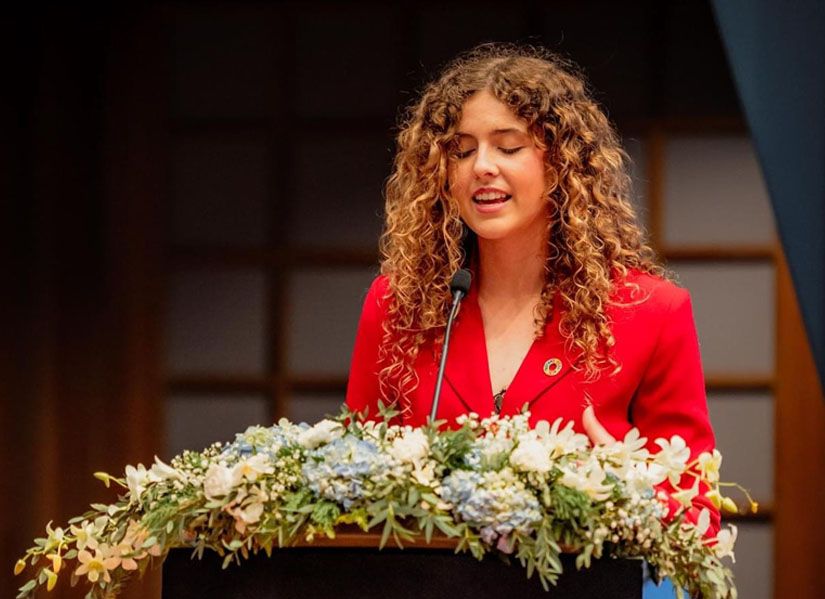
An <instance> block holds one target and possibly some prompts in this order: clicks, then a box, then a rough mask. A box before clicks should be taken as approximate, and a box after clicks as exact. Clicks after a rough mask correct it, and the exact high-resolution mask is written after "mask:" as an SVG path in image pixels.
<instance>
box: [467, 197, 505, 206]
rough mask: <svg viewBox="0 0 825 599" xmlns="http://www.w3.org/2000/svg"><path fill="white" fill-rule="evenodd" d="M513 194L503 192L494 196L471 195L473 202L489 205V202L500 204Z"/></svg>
mask: <svg viewBox="0 0 825 599" xmlns="http://www.w3.org/2000/svg"><path fill="white" fill-rule="evenodd" d="M512 197H513V196H511V195H508V194H504V195H499V196H495V197H489V198H488V197H473V202H475V203H476V204H481V205H483V206H489V205H491V204H502V203H504V202H506V201H507V200H509V199H510V198H512Z"/></svg>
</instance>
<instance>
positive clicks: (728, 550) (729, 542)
mask: <svg viewBox="0 0 825 599" xmlns="http://www.w3.org/2000/svg"><path fill="white" fill-rule="evenodd" d="M737 532H738V531H737V529H736V527H735V526H734V525H733V524H731V525H730V528H729V529H728V528H723V529H722V530H720V531H719V532H718V533H717V534H716V544H715V545H714V546H713V551H714V553H716V557H718V558H719V559H721V558H723V557H726V556H728V555H729V556H730V559H731V561H732V562H733V563H736V556H735V555H734V554H733V546H734V544H735V543H736V535H737Z"/></svg>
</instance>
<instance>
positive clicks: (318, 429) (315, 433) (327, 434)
mask: <svg viewBox="0 0 825 599" xmlns="http://www.w3.org/2000/svg"><path fill="white" fill-rule="evenodd" d="M343 434H344V427H343V426H342V425H341V423H340V422H335V421H334V420H322V421H321V422H319V423H318V424H316V425H315V426H313V427H311V428H308V429H307V430H305V431H303V432H301V434H300V435H298V443H300V444H301V445H303V446H304V447H306V448H307V449H315V448H316V447H318V446H319V445H322V444H324V443H329V442H330V441H334V440H335V439H337V438H338V437H341V436H342V435H343Z"/></svg>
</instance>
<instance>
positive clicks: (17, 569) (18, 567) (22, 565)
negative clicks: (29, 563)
mask: <svg viewBox="0 0 825 599" xmlns="http://www.w3.org/2000/svg"><path fill="white" fill-rule="evenodd" d="M25 569H26V561H25V560H22V559H19V560H17V563H16V564H14V575H15V576H17V575H18V574H20V573H21V572H22V571H23V570H25Z"/></svg>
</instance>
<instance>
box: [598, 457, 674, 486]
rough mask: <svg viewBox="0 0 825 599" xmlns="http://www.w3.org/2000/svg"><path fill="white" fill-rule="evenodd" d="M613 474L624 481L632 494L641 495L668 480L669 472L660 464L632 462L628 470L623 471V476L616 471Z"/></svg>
mask: <svg viewBox="0 0 825 599" xmlns="http://www.w3.org/2000/svg"><path fill="white" fill-rule="evenodd" d="M611 472H613V473H614V474H617V476H619V477H620V478H622V479H624V481H625V482H626V483H627V486H628V488H629V489H630V490H631V492H636V493H639V494H642V493H644V492H645V491H648V490H649V489H651V488H652V487H655V486H656V485H658V484H660V483H662V482H664V480H665V479H666V478H667V470H665V469H664V468H663V467H662V466H660V465H659V464H653V463H647V462H632V463H630V464H629V465H628V467H627V468H624V469H622V472H621V474H619V473H617V472H616V471H614V470H611Z"/></svg>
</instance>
